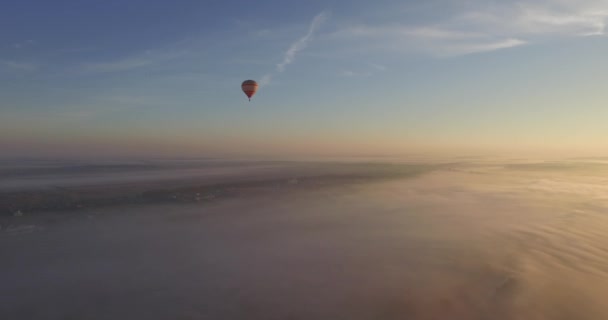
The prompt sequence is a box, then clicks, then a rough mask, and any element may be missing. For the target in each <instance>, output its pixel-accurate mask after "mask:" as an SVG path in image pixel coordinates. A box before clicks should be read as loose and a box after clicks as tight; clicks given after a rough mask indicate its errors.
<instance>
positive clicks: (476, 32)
mask: <svg viewBox="0 0 608 320" xmlns="http://www.w3.org/2000/svg"><path fill="white" fill-rule="evenodd" d="M479 8H483V9H479ZM607 21H608V1H606V0H580V1H567V0H528V1H515V2H506V1H505V2H493V3H488V2H486V1H481V0H473V1H469V2H467V3H466V4H463V5H461V6H460V7H459V10H456V11H452V12H450V13H449V14H445V15H444V16H443V18H441V19H438V20H433V22H432V23H419V24H404V23H402V22H397V21H392V22H391V21H388V22H387V21H384V22H381V23H365V24H363V23H359V24H357V23H355V24H353V23H352V22H351V23H350V24H347V25H343V26H342V27H341V28H339V29H338V30H336V31H335V32H333V33H331V34H326V35H324V39H325V40H328V41H329V42H331V43H334V44H335V43H337V44H338V46H340V47H344V46H345V45H346V46H348V44H349V43H350V44H352V45H353V46H354V45H356V46H357V50H352V51H353V52H361V50H384V51H396V52H424V53H428V54H432V55H436V56H449V55H462V54H471V53H478V52H489V51H496V50H501V49H506V48H513V47H517V46H521V45H524V44H534V43H535V42H537V41H540V40H543V39H547V38H552V37H578V36H599V35H605V32H606V30H605V29H606V22H607ZM362 41H363V42H362ZM362 43H363V44H364V45H362Z"/></svg>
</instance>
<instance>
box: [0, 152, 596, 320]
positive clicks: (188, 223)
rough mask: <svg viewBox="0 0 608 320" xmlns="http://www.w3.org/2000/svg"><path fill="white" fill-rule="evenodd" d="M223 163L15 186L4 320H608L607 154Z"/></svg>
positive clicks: (1, 250)
mask: <svg viewBox="0 0 608 320" xmlns="http://www.w3.org/2000/svg"><path fill="white" fill-rule="evenodd" d="M260 166H261V167H260ZM262 167H263V168H264V169H260V168H262ZM222 168H223V169H222V170H225V172H227V174H219V173H218V174H216V175H213V173H214V172H216V173H217V172H220V171H214V169H213V168H212V167H211V168H207V167H206V169H205V170H206V171H205V172H207V173H206V174H203V175H198V176H197V175H195V176H192V175H191V176H190V177H188V178H186V177H185V176H184V175H178V176H172V178H171V179H166V177H168V176H170V175H169V174H167V175H166V176H165V172H166V171H165V170H164V169H162V170H161V169H153V170H156V171H155V172H157V173H158V172H162V174H161V175H158V174H155V175H154V176H152V177H150V176H147V177H148V178H146V179H143V178H141V175H138V176H139V177H140V178H138V179H135V180H136V181H134V180H129V179H126V180H120V179H119V180H116V181H114V180H113V181H112V182H111V183H110V182H108V181H105V182H103V183H101V182H100V183H97V184H90V183H87V184H83V183H67V184H65V185H62V186H57V188H58V189H57V188H55V187H53V184H49V185H47V186H45V187H44V188H34V187H28V188H25V186H26V184H21V185H20V188H13V189H10V190H9V188H8V187H7V188H6V189H5V191H4V192H3V193H0V199H5V201H6V202H5V203H8V204H10V205H13V207H10V208H9V207H6V208H5V209H6V211H5V212H4V213H3V215H2V216H1V217H2V219H0V227H1V229H0V319H17V320H18V319H606V318H608V307H606V304H605V297H606V296H608V249H606V248H608V236H606V234H607V232H608V216H607V214H608V187H606V186H608V183H607V182H608V175H607V174H608V164H607V163H604V162H602V161H583V160H577V161H569V162H526V161H518V162H504V161H502V162H501V161H497V160H493V161H475V162H472V161H471V162H468V161H464V162H463V161H458V162H449V161H448V162H443V163H439V164H438V163H437V162H434V163H416V164H413V163H399V164H379V163H371V164H370V163H368V164H357V165H354V166H353V164H348V165H346V164H339V163H332V164H320V163H315V164H306V163H297V164H294V163H292V164H285V163H281V164H277V163H273V164H263V163H259V164H256V165H255V168H254V167H252V166H251V165H250V164H248V165H238V166H234V169H235V170H234V171H230V170H228V169H225V168H226V167H222ZM269 168H271V169H269ZM277 168H280V169H277ZM98 169H99V168H98ZM123 169H124V168H123ZM123 169H121V170H123ZM104 170H105V169H104ZM124 170H126V171H121V173H120V175H124V176H126V175H127V174H128V173H129V172H130V170H132V169H131V168H128V169H124ZM145 170H152V169H151V168H146V169H145ZM187 170H200V168H195V169H192V168H190V169H187ZM85 171H86V170H85ZM26 172H27V170H26ZM146 172H147V171H146ZM180 172H182V173H183V172H184V171H180ZM187 172H190V173H191V172H192V171H187ZM197 172H198V171H197ZM222 172H223V171H222ZM47 173H48V172H47ZM47 173H45V174H47ZM199 173H200V172H199ZM237 173H238V174H237ZM253 173H255V174H253ZM53 174H55V173H53ZM95 174H99V172H97V173H95ZM131 174H133V173H132V172H131ZM26 176H27V175H26ZM34 176H36V177H35V178H32V175H30V176H29V177H27V178H26V177H24V175H23V174H22V175H17V176H12V177H11V179H14V181H18V180H19V181H25V180H27V179H43V178H41V175H40V174H34ZM47 177H48V176H47ZM161 178H162V179H161ZM53 179H59V181H60V182H62V181H63V182H65V181H75V180H74V179H80V178H75V175H74V174H73V173H71V171H70V170H68V173H61V174H57V175H56V176H55V175H54V176H53ZM117 179H118V178H117ZM163 179H165V180H163ZM93 180H94V179H93ZM79 181H84V180H79ZM93 182H94V181H93ZM0 185H1V184H0ZM5 186H7V184H5ZM100 190H104V191H103V192H104V195H106V196H105V198H104V199H106V201H105V202H104V201H102V202H96V200H91V199H98V197H97V196H95V195H96V194H98V193H99V192H101V191H100ZM122 192H125V193H127V194H128V195H129V196H128V197H126V198H128V199H129V200H128V201H126V200H125V201H118V200H116V199H123V200H124V199H125V198H124V197H120V196H119V195H120V194H121V193H122ZM40 193H42V194H43V196H40V195H39V196H38V197H42V198H45V197H46V198H45V199H47V200H48V199H53V197H55V196H61V195H64V196H65V194H69V195H71V197H67V198H62V199H63V201H68V202H69V203H70V204H73V205H74V206H72V205H70V206H67V207H61V206H57V207H53V206H50V207H49V206H46V204H48V203H46V202H40V203H43V204H44V205H41V204H40V203H38V205H31V204H30V206H29V207H28V208H29V209H27V210H25V209H21V207H19V206H23V205H27V204H28V201H30V199H31V198H28V197H34V195H36V194H40ZM197 194H198V195H197ZM17 195H20V196H21V198H19V197H17ZM146 195H147V197H146ZM10 197H13V198H10ZM15 197H17V198H15ZM11 199H12V200H11ZM15 199H17V200H15ZM66 199H67V200H66ZM108 199H110V200H108ZM11 201H12V202H11ZM51 202H52V201H51ZM0 203H1V201H0ZM78 204H80V205H81V206H80V207H78V206H76V205H78ZM18 207H19V208H18Z"/></svg>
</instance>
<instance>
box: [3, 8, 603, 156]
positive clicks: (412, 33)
mask: <svg viewBox="0 0 608 320" xmlns="http://www.w3.org/2000/svg"><path fill="white" fill-rule="evenodd" d="M607 18H608V1H606V0H580V1H565V0H551V1H549V0H545V1H543V0H529V1H508V0H505V1H479V0H467V1H456V0H442V1H435V0H431V1H396V0H375V1H368V0H348V1H347V0H307V1H284V0H272V1H265V0H257V1H232V0H208V1H204V0H172V1H168V0H167V1H161V0H129V1H125V0H106V1H93V0H78V1H76V0H55V1H48V0H44V1H43V0H39V1H30V0H21V1H11V2H9V3H5V4H3V6H2V9H1V10H0V156H9V157H10V156H82V155H87V156H96V155H105V156H122V155H134V156H144V155H145V156H148V155H163V156H205V155H313V156H314V155H386V154H407V153H410V152H427V151H433V152H435V151H446V152H452V151H455V152H456V151H460V152H479V151H483V152H493V151H500V150H507V151H509V152H519V151H522V152H532V151H547V152H566V153H571V154H572V155H578V154H598V155H600V154H608V41H607V37H606V36H605V23H606V21H607ZM246 79H254V80H257V81H258V82H260V83H261V84H262V86H261V88H260V90H259V91H258V93H257V95H256V96H255V97H254V98H253V99H252V101H251V102H248V101H247V98H246V97H245V95H244V94H243V93H242V92H241V91H240V83H241V82H242V81H243V80H246Z"/></svg>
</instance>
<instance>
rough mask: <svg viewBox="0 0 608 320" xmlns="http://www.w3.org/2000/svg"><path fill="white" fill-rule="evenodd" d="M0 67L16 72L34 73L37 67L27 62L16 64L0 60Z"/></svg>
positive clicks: (15, 62) (11, 61) (16, 62)
mask: <svg viewBox="0 0 608 320" xmlns="http://www.w3.org/2000/svg"><path fill="white" fill-rule="evenodd" d="M0 66H3V67H5V68H8V69H12V70H17V71H35V70H36V69H38V66H37V65H36V64H33V63H29V62H18V61H13V60H0Z"/></svg>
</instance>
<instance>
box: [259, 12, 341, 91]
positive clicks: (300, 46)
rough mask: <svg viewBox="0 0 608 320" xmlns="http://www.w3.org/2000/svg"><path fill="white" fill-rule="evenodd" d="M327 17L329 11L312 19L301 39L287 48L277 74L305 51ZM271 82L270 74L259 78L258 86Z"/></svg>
mask: <svg viewBox="0 0 608 320" xmlns="http://www.w3.org/2000/svg"><path fill="white" fill-rule="evenodd" d="M329 16H330V13H329V11H323V12H321V13H319V14H317V15H316V16H315V17H314V18H313V19H312V22H311V23H310V26H309V27H308V32H307V33H306V34H305V35H304V36H303V37H301V38H300V39H298V40H296V41H295V42H294V43H292V44H291V45H290V46H289V48H288V49H287V51H286V52H285V54H284V56H283V61H282V62H281V63H279V64H277V66H276V71H277V72H279V73H280V72H284V71H285V67H287V66H288V65H290V64H291V63H293V61H294V60H295V58H296V55H297V54H298V52H300V51H302V50H304V49H306V47H307V46H308V44H309V43H310V41H311V40H312V38H313V37H314V35H315V33H316V32H317V31H318V30H319V28H320V27H321V25H323V23H324V22H325V21H327V19H329ZM271 80H272V73H268V74H266V75H264V76H263V77H262V78H261V80H260V85H261V86H264V85H267V84H269V83H270V81H271Z"/></svg>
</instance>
